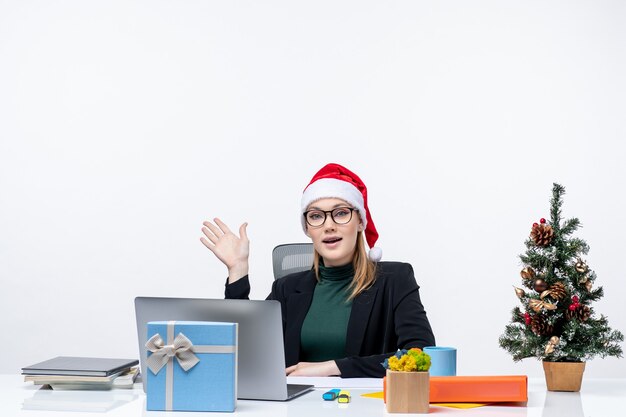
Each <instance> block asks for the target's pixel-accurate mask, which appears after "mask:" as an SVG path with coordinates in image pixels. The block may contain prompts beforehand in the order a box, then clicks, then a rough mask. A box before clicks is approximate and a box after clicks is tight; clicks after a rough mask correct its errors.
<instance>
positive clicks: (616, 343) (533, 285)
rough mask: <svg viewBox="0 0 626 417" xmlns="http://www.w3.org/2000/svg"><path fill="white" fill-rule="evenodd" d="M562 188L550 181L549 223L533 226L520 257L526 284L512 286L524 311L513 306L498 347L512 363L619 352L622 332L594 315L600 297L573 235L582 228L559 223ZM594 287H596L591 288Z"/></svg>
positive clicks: (583, 249)
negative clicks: (595, 304) (612, 328)
mask: <svg viewBox="0 0 626 417" xmlns="http://www.w3.org/2000/svg"><path fill="white" fill-rule="evenodd" d="M563 194H565V189H564V188H563V187H562V186H561V185H559V184H554V186H553V188H552V200H551V201H550V221H546V220H545V219H541V220H540V221H539V223H535V224H533V226H532V230H531V232H530V237H529V238H528V240H526V242H525V244H526V248H527V249H526V253H524V254H523V255H520V259H521V261H522V263H523V264H524V269H522V271H521V273H520V274H521V276H522V281H523V284H524V286H525V287H526V288H527V289H528V290H529V291H525V290H524V289H522V288H517V287H515V293H516V295H517V297H518V298H519V300H520V302H521V304H522V306H523V310H522V309H520V308H519V307H515V308H514V309H513V311H512V317H511V323H510V324H508V325H507V326H506V328H505V331H504V334H503V335H502V336H500V340H499V341H500V346H501V347H502V348H503V349H505V350H506V351H508V352H509V353H510V354H511V355H512V356H513V360H514V361H519V360H521V359H524V358H529V357H533V356H534V357H536V358H537V359H542V360H546V361H552V362H581V361H587V360H590V359H592V358H594V357H595V356H600V357H602V358H604V357H606V356H616V357H621V356H622V348H621V346H620V342H622V341H623V340H624V335H623V334H622V333H620V332H619V331H617V330H615V331H613V330H611V328H610V327H609V325H608V320H607V318H606V317H605V316H603V315H601V316H600V317H599V318H597V317H596V314H595V311H594V309H593V307H591V304H592V303H593V302H594V301H597V300H599V299H600V298H602V297H603V296H604V292H603V290H602V287H600V286H596V285H594V284H595V281H596V274H595V272H593V271H592V270H591V269H590V268H589V267H588V266H587V264H586V262H585V261H584V260H583V259H582V258H581V257H582V255H586V254H587V253H588V251H589V246H588V245H587V243H586V242H585V241H584V240H582V239H579V238H576V237H572V236H571V235H572V234H573V233H574V232H575V231H576V230H577V229H578V228H579V227H580V221H579V220H578V219H576V218H573V219H569V220H565V221H564V222H561V205H562V204H563V201H562V197H563ZM594 287H595V288H594Z"/></svg>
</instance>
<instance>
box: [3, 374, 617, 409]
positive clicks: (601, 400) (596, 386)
mask: <svg viewBox="0 0 626 417" xmlns="http://www.w3.org/2000/svg"><path fill="white" fill-rule="evenodd" d="M325 391H326V389H317V390H315V391H312V392H310V393H307V394H305V395H303V396H301V397H299V398H296V399H294V400H291V401H288V402H272V401H243V400H239V401H238V402H237V410H236V411H235V415H245V416H273V417H281V416H285V417H287V416H290V417H313V416H315V417H317V416H330V417H332V416H342V417H345V416H348V415H350V416H359V417H367V416H385V415H389V416H402V415H403V414H387V413H386V411H385V407H384V404H383V402H382V400H380V399H375V398H366V397H362V396H361V394H363V393H367V392H373V391H376V390H375V389H364V388H358V389H357V388H354V389H350V392H351V393H352V401H351V402H350V403H349V404H338V403H337V402H336V401H332V402H331V401H323V400H322V398H321V395H322V393H323V392H325ZM625 402H626V379H585V380H583V387H582V390H581V392H580V393H563V392H548V391H546V387H545V382H544V381H543V379H532V378H531V379H529V383H528V403H527V404H526V405H525V406H524V405H504V406H503V405H500V406H486V407H480V408H474V409H469V410H459V409H452V408H444V407H438V406H432V405H431V407H430V413H431V414H435V415H437V416H442V415H456V416H472V417H473V416H499V417H500V416H515V417H534V416H542V417H561V416H563V417H583V416H602V417H611V416H616V417H617V416H618V415H619V416H623V415H624V411H623V410H624V404H625ZM145 408H146V407H145V395H144V393H143V390H142V389H141V387H140V385H139V384H135V388H134V389H129V390H122V389H116V390H111V391H52V390H41V389H39V387H36V386H34V385H32V383H30V382H29V383H26V382H23V377H22V376H21V375H0V416H3V417H5V416H6V417H13V416H30V417H41V416H54V417H59V416H61V415H70V416H72V417H80V416H93V415H97V414H102V413H106V415H107V416H111V417H113V416H124V417H129V416H133V417H140V416H145V417H150V416H168V417H169V416H172V417H174V416H175V417H183V416H184V417H196V416H199V417H200V416H222V415H230V416H232V415H233V414H231V413H188V412H178V413H176V412H168V413H163V412H148V411H146V409H145ZM63 412H65V413H63ZM70 412H71V413H70ZM404 415H407V414H404ZM412 415H413V416H415V414H412Z"/></svg>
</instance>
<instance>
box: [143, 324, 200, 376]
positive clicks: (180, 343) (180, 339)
mask: <svg viewBox="0 0 626 417" xmlns="http://www.w3.org/2000/svg"><path fill="white" fill-rule="evenodd" d="M146 348H147V349H148V350H149V351H150V352H152V355H150V356H149V357H148V360H147V364H148V368H150V370H151V371H152V373H153V374H155V375H156V374H158V373H159V371H160V370H161V369H162V368H163V367H164V366H165V365H166V364H167V362H168V361H170V360H173V358H176V359H177V360H178V364H179V365H180V367H181V368H183V369H184V370H185V372H187V371H189V370H190V369H191V368H193V367H194V366H196V364H197V363H198V362H200V359H198V357H197V356H196V355H194V353H193V343H191V340H189V339H188V338H187V336H185V335H184V334H182V333H178V335H177V336H176V338H175V339H174V343H173V344H171V345H166V344H165V342H164V341H163V339H162V338H161V335H159V334H158V333H157V334H155V335H154V336H152V337H151V338H150V339H149V340H148V341H147V342H146Z"/></svg>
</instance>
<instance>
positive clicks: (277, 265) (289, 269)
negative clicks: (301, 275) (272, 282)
mask: <svg viewBox="0 0 626 417" xmlns="http://www.w3.org/2000/svg"><path fill="white" fill-rule="evenodd" d="M272 263H273V265H274V279H278V278H281V277H284V276H285V275H289V274H292V273H294V272H300V271H307V270H309V269H311V268H312V267H313V244H312V243H287V244H284V245H278V246H276V247H275V248H274V250H273V251H272Z"/></svg>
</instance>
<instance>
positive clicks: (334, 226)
mask: <svg viewBox="0 0 626 417" xmlns="http://www.w3.org/2000/svg"><path fill="white" fill-rule="evenodd" d="M301 207H302V217H301V220H302V228H303V230H304V232H305V233H306V235H307V236H309V237H310V238H311V240H312V241H313V248H314V261H313V266H312V268H311V270H309V271H304V272H298V273H294V274H291V275H288V276H286V277H283V278H281V279H279V280H276V281H274V284H273V285H272V291H271V293H270V295H269V296H268V297H267V298H268V299H270V300H278V301H280V303H281V305H282V313H283V329H284V338H285V340H284V343H285V360H286V364H287V369H286V372H287V375H292V376H298V375H300V376H332V375H340V376H342V377H345V378H354V377H382V376H383V375H384V374H385V369H384V368H383V367H382V366H381V362H383V361H384V359H385V358H387V357H389V356H391V355H392V354H393V353H395V352H396V350H397V349H409V348H412V347H419V348H423V347H424V346H432V345H434V344H435V337H434V336H433V332H432V330H431V327H430V323H429V322H428V318H427V317H426V312H425V310H424V307H423V306H422V303H421V301H420V296H419V286H418V285H417V283H416V281H415V276H414V274H413V268H412V267H411V265H409V264H407V263H400V262H379V261H380V258H381V255H382V252H381V250H380V248H377V247H374V244H375V243H376V240H377V239H378V233H377V231H376V228H375V227H374V222H373V221H372V216H371V214H370V211H369V209H368V205H367V188H366V187H365V184H363V182H362V181H361V179H360V178H359V177H358V176H357V175H356V174H354V173H353V172H351V171H349V170H348V169H347V168H345V167H343V166H341V165H338V164H328V165H326V166H324V167H323V168H322V169H321V170H320V171H318V172H317V173H316V174H315V176H313V178H312V180H311V182H310V183H309V185H308V186H307V187H306V188H305V190H304V193H303V195H302V202H301ZM246 227H247V224H246V223H244V224H242V225H241V226H240V228H239V236H237V235H235V234H234V233H233V232H231V231H230V229H229V228H228V227H227V226H226V225H225V224H224V223H223V222H222V221H221V220H219V219H217V218H216V219H214V223H211V222H208V221H206V222H204V227H203V228H202V232H203V233H204V235H205V236H206V237H203V238H201V239H200V240H201V241H202V243H203V244H204V245H205V246H206V247H207V248H208V249H209V250H211V252H213V253H214V254H215V256H217V258H218V259H220V260H221V261H222V262H223V263H224V264H225V265H226V266H227V268H228V281H227V283H226V298H240V299H241V298H243V299H247V298H248V295H249V293H250V282H249V281H248V253H249V241H248V236H247V234H246ZM365 241H366V242H367V245H368V246H369V247H370V250H369V256H368V251H367V250H366V247H365Z"/></svg>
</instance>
